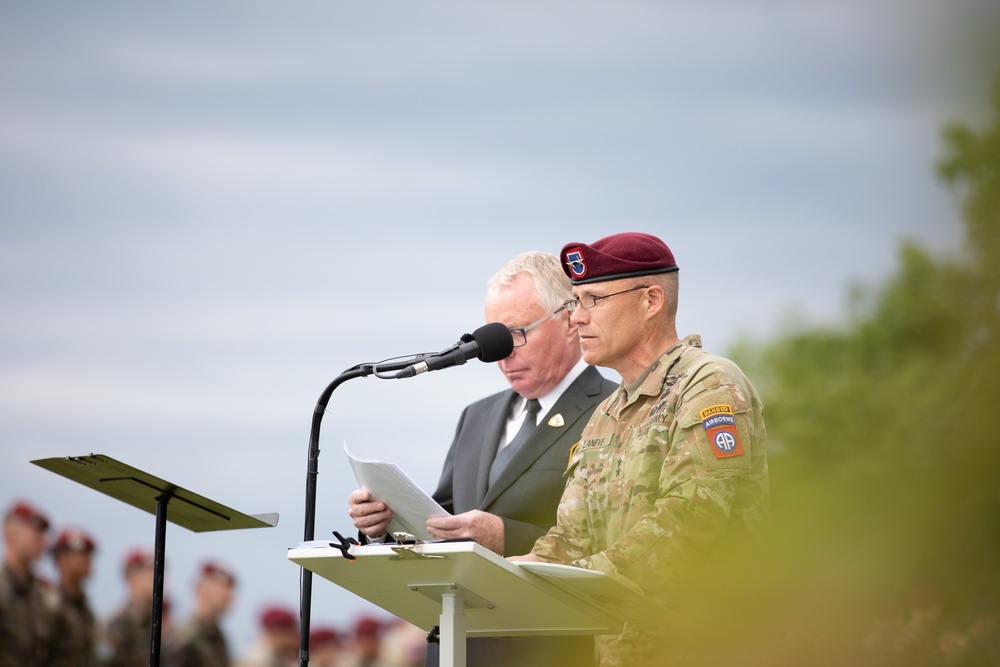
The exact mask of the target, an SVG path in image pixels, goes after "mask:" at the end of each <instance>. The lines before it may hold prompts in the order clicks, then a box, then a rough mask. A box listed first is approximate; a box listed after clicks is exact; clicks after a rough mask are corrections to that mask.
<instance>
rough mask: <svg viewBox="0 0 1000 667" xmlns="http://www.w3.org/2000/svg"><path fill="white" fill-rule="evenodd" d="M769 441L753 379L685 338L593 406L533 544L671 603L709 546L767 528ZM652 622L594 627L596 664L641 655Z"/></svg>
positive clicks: (537, 550) (556, 558) (544, 554)
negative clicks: (601, 630) (552, 515)
mask: <svg viewBox="0 0 1000 667" xmlns="http://www.w3.org/2000/svg"><path fill="white" fill-rule="evenodd" d="M765 442H766V432H765V428H764V420H763V406H762V404H761V401H760V399H759V398H758V396H757V393H756V391H755V390H754V388H753V386H752V385H751V384H750V382H749V380H747V378H746V376H745V375H744V374H743V372H742V371H741V370H740V369H739V368H738V367H737V366H736V364H734V363H733V362H731V361H729V360H727V359H724V358H721V357H717V356H714V355H711V354H708V353H706V352H704V351H702V349H701V338H700V337H699V336H689V337H688V338H687V339H685V340H683V341H682V342H681V343H679V344H677V345H676V346H674V347H673V348H671V349H670V350H668V351H667V352H666V353H664V354H663V355H662V356H661V357H660V358H659V359H658V360H657V361H656V362H654V364H653V365H652V366H651V367H650V369H649V371H648V373H647V375H646V377H645V379H643V380H642V381H641V384H639V386H638V387H637V388H633V389H632V394H631V395H628V394H627V392H626V390H625V387H624V386H623V387H620V388H619V390H618V391H617V392H616V393H614V394H612V395H611V396H609V397H608V398H607V399H605V401H604V402H603V403H602V404H601V405H599V406H598V407H597V410H596V411H595V412H594V415H593V417H591V419H590V422H589V423H588V424H587V426H586V427H585V428H584V430H583V433H582V435H581V440H580V443H579V445H578V446H577V447H576V449H575V450H574V452H573V454H572V456H571V458H570V464H569V470H568V471H567V475H568V476H569V479H568V481H567V485H566V489H565V491H564V493H563V496H562V499H561V501H560V503H559V508H558V510H557V516H556V522H557V523H556V525H555V526H554V527H553V528H552V529H550V530H549V532H548V534H546V535H543V536H542V537H540V538H539V539H538V541H537V542H536V543H535V547H534V549H533V553H534V554H535V555H537V556H539V557H540V558H541V559H543V560H546V561H550V562H557V563H569V564H572V565H576V566H578V567H584V568H588V569H592V570H598V571H601V572H606V573H609V574H611V575H612V576H614V577H615V578H617V579H619V580H620V581H623V582H624V583H626V584H627V585H628V586H630V587H631V588H633V589H638V590H639V591H641V592H642V593H643V594H644V595H645V596H646V597H647V598H649V599H651V600H653V601H654V602H657V603H658V604H660V605H662V606H664V607H666V608H668V609H670V608H671V597H672V593H673V589H675V587H676V586H677V584H678V583H680V582H681V581H683V578H684V576H685V574H684V570H685V567H686V566H687V565H689V564H690V563H691V562H692V561H693V560H694V559H697V558H698V557H699V555H700V554H701V553H703V552H704V549H705V548H707V547H710V546H711V545H713V544H714V543H719V542H720V541H721V540H723V538H732V537H736V536H743V535H746V534H750V535H753V534H756V533H757V532H758V530H759V528H760V527H761V524H762V521H763V519H764V516H765V514H766V512H767V506H768V481H767V461H766V458H765ZM672 611H675V612H680V613H683V610H680V609H672ZM649 621H650V619H642V618H640V617H639V616H638V615H637V617H636V618H634V619H632V620H631V621H629V622H627V623H626V626H625V629H624V631H623V633H622V635H619V636H615V637H611V636H599V637H598V638H597V652H598V656H599V658H600V664H601V665H619V664H620V665H637V664H641V663H642V662H643V661H642V659H641V658H640V656H641V655H643V653H642V646H643V645H648V646H651V645H652V643H651V642H652V641H653V640H654V639H656V632H657V630H656V628H654V627H651V626H645V627H644V624H648V623H649ZM650 633H653V634H652V635H651V634H650ZM631 651H634V653H630V652H631Z"/></svg>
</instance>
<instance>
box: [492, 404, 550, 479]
mask: <svg viewBox="0 0 1000 667" xmlns="http://www.w3.org/2000/svg"><path fill="white" fill-rule="evenodd" d="M524 409H525V410H526V411H527V414H526V415H524V422H523V423H522V424H521V428H520V429H518V431H517V434H516V435H515V436H514V437H513V438H511V441H510V442H508V443H507V446H506V447H504V448H503V449H501V450H500V451H499V452H498V453H497V456H496V458H495V459H493V466H492V467H490V486H493V482H495V481H496V479H497V477H499V476H500V473H501V472H503V469H504V468H505V467H506V466H507V462H508V461H510V459H511V457H513V456H514V454H516V453H517V450H518V449H519V448H520V447H521V445H523V444H524V441H525V440H527V439H528V438H530V437H531V434H532V433H533V432H534V431H535V427H536V426H537V424H536V422H537V421H538V411H539V410H541V409H542V406H541V405H540V404H539V403H538V399H537V398H532V399H530V400H529V401H528V404H527V405H525V406H524Z"/></svg>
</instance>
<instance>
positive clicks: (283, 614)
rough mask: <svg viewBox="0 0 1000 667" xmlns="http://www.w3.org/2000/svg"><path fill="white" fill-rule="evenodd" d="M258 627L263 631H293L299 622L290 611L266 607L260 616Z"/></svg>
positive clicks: (283, 608) (282, 608)
mask: <svg viewBox="0 0 1000 667" xmlns="http://www.w3.org/2000/svg"><path fill="white" fill-rule="evenodd" d="M260 625H261V627H262V628H264V629H265V630H295V629H296V628H298V627H299V620H298V618H297V617H296V616H295V614H294V613H292V611H291V610H290V609H286V608H285V607H268V608H267V609H265V610H264V611H263V613H261V615H260Z"/></svg>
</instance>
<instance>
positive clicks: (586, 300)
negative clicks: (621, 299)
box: [563, 285, 649, 313]
mask: <svg viewBox="0 0 1000 667" xmlns="http://www.w3.org/2000/svg"><path fill="white" fill-rule="evenodd" d="M647 287H649V285H638V286H637V287H630V288H629V289H623V290H622V291H621V292H612V293H611V294H603V295H601V296H593V295H591V294H588V295H586V296H581V297H580V298H579V299H572V300H570V301H567V302H566V303H564V304H563V308H565V309H566V310H568V311H569V312H571V313H572V312H573V311H574V310H576V309H577V306H583V307H584V308H588V309H589V308H593V307H594V306H596V305H597V302H598V301H600V300H601V299H607V298H610V297H613V296H618V295H619V294H625V292H634V291H636V290H637V289H646V288H647Z"/></svg>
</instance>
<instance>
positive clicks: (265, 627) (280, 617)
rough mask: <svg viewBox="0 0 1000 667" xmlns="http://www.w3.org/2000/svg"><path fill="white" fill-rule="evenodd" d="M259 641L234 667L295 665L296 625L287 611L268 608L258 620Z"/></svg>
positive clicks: (296, 661)
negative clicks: (236, 666)
mask: <svg viewBox="0 0 1000 667" xmlns="http://www.w3.org/2000/svg"><path fill="white" fill-rule="evenodd" d="M260 629H261V635H260V638H259V639H258V640H257V641H256V642H255V643H254V645H253V646H252V647H250V650H249V651H248V652H247V654H246V655H245V656H243V659H242V660H241V661H240V662H239V663H237V664H238V667H292V666H294V665H296V664H298V657H299V621H298V617H297V616H296V615H295V613H294V612H292V611H291V610H290V609H285V608H284V607H268V608H267V609H265V610H264V612H263V613H262V614H261V616H260Z"/></svg>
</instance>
